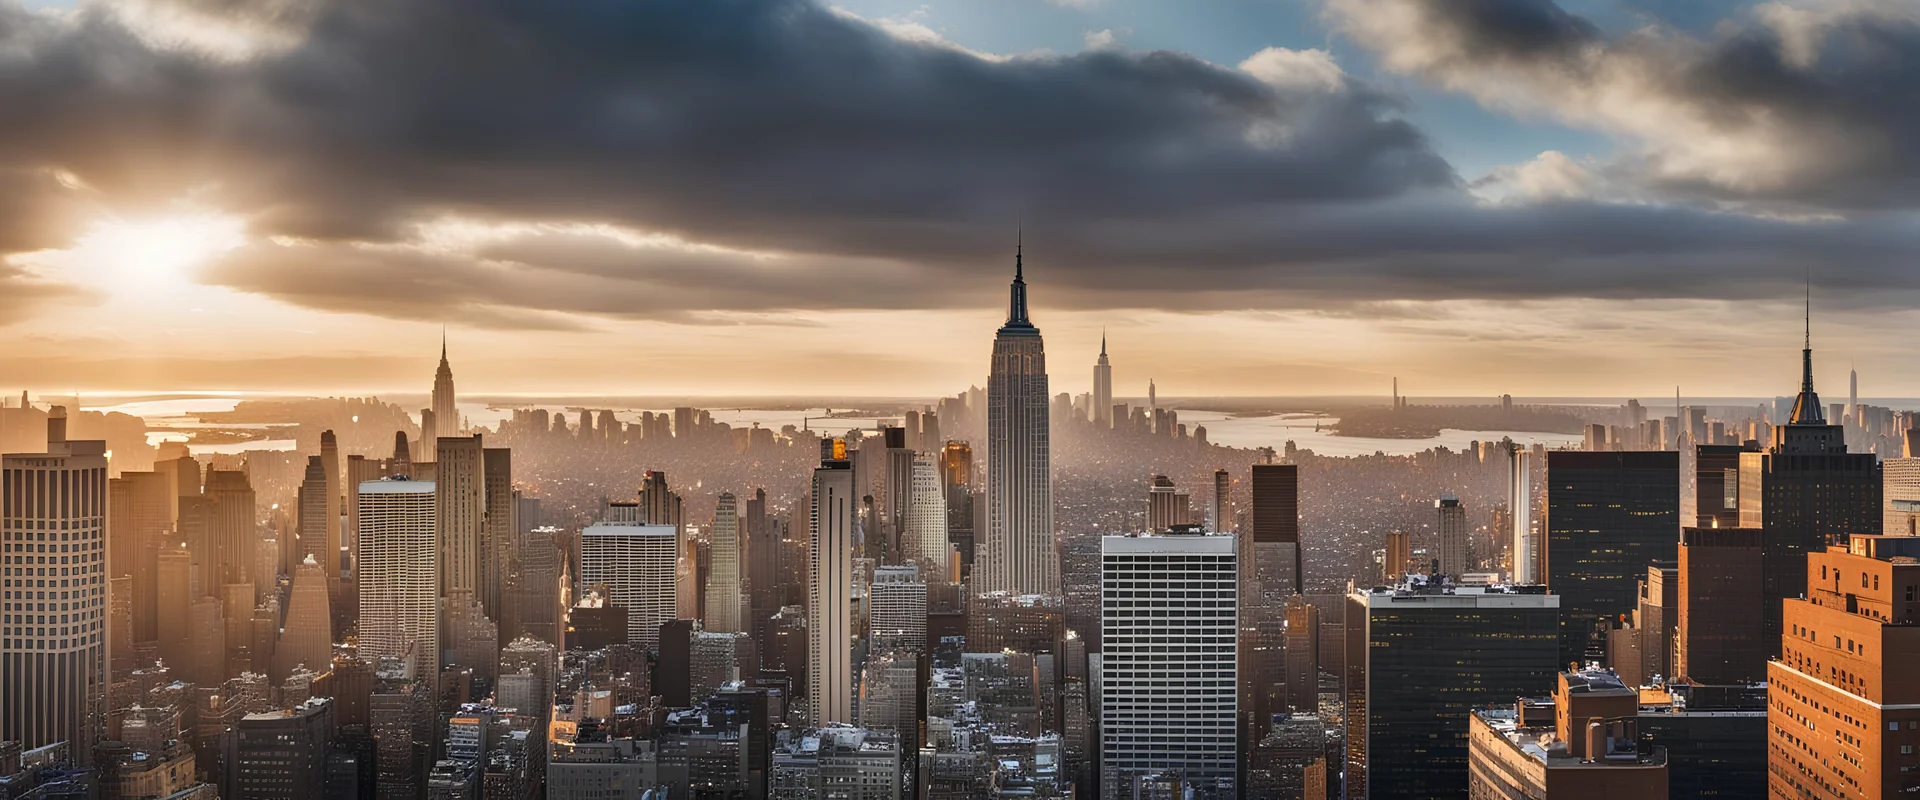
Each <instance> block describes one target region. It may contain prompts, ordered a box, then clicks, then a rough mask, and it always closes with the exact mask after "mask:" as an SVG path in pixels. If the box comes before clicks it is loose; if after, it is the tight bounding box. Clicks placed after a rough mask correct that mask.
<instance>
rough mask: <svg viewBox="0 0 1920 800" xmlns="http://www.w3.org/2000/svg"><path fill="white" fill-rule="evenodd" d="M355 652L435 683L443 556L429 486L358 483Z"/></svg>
mask: <svg viewBox="0 0 1920 800" xmlns="http://www.w3.org/2000/svg"><path fill="white" fill-rule="evenodd" d="M359 491H360V532H359V538H360V566H359V569H358V571H357V576H358V579H359V584H360V639H359V642H360V655H361V657H362V658H365V659H367V660H369V661H374V662H376V663H377V662H378V661H379V659H381V658H397V659H401V660H402V661H404V662H405V663H406V665H407V670H408V671H407V674H408V676H409V677H410V678H412V679H414V680H419V681H423V682H425V683H426V684H427V685H429V686H430V685H432V684H433V683H434V681H435V680H436V679H437V676H438V674H439V667H440V663H439V662H440V559H439V552H440V548H439V539H438V534H437V530H438V526H437V525H435V524H434V516H435V514H436V506H437V503H436V502H435V500H434V484H433V483H432V482H431V481H410V480H400V479H388V480H380V481H367V482H366V483H362V484H360V487H359Z"/></svg>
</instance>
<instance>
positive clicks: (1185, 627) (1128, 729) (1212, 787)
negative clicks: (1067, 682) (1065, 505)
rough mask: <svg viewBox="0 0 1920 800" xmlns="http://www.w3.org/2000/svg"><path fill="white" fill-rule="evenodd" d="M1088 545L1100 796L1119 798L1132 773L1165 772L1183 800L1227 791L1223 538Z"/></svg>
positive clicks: (1229, 704)
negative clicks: (1097, 562) (1182, 790)
mask: <svg viewBox="0 0 1920 800" xmlns="http://www.w3.org/2000/svg"><path fill="white" fill-rule="evenodd" d="M1100 552H1101V562H1102V564H1101V571H1100V583H1101V587H1102V593H1103V594H1104V595H1105V596H1106V598H1107V599H1106V601H1105V603H1104V605H1103V606H1102V609H1101V613H1100V629H1101V632H1100V636H1101V661H1100V664H1101V666H1100V679H1099V683H1100V701H1099V702H1100V754H1101V764H1102V771H1103V775H1104V780H1103V781H1102V783H1101V785H1102V786H1103V787H1105V789H1104V792H1105V795H1106V796H1107V797H1114V798H1118V797H1126V796H1128V795H1126V794H1124V793H1122V790H1123V788H1124V787H1126V786H1128V785H1129V783H1130V782H1131V781H1132V780H1133V779H1134V778H1137V777H1143V776H1150V775H1160V774H1164V773H1177V774H1178V775H1180V776H1181V777H1183V778H1184V779H1185V781H1186V783H1187V786H1188V787H1190V788H1191V789H1193V790H1194V791H1195V795H1194V796H1195V797H1222V798H1227V797H1234V796H1236V795H1235V793H1234V792H1235V785H1236V784H1235V776H1236V773H1237V772H1238V770H1239V768H1238V765H1237V762H1236V757H1235V753H1236V751H1237V737H1238V724H1239V723H1238V719H1239V692H1238V691H1237V689H1236V686H1237V685H1238V669H1239V653H1238V637H1239V631H1238V629H1237V628H1238V625H1237V619H1238V612H1239V608H1238V603H1239V596H1240V593H1239V583H1240V577H1239V576H1240V568H1239V563H1238V556H1237V555H1236V553H1235V547H1234V541H1233V537H1232V536H1227V535H1198V534H1172V535H1142V536H1106V537H1103V538H1102V539H1101V546H1100ZM1176 596H1177V597H1178V598H1180V599H1179V600H1178V601H1171V600H1170V598H1173V597H1176ZM1156 598H1158V599H1156Z"/></svg>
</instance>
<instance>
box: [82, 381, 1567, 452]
mask: <svg viewBox="0 0 1920 800" xmlns="http://www.w3.org/2000/svg"><path fill="white" fill-rule="evenodd" d="M239 402H240V400H239V398H236V397H233V396H231V395H226V396H207V397H175V398H170V399H167V400H153V401H142V402H131V403H124V404H121V405H115V406H104V407H103V406H94V407H91V408H90V409H89V410H92V411H120V412H123V413H127V414H133V415H135V416H139V417H143V418H145V419H146V420H147V424H148V425H150V426H154V427H162V428H176V429H181V430H174V431H151V432H149V433H148V434H147V440H148V442H149V443H155V444H157V443H159V442H161V441H168V440H171V441H183V440H185V439H186V433H185V432H184V430H185V429H191V428H196V427H206V426H204V425H203V424H202V423H200V422H198V421H197V420H196V419H195V418H194V417H192V416H191V415H192V414H194V413H197V412H207V411H232V410H233V408H234V406H235V405H237V404H238V403H239ZM547 408H548V410H550V411H552V410H559V409H560V408H561V407H560V406H552V405H549V406H547ZM646 411H653V412H654V413H656V414H672V413H673V409H671V408H656V409H620V410H616V411H615V412H614V416H615V417H616V418H617V419H619V420H620V421H621V422H628V423H631V422H637V421H639V419H640V416H641V414H642V413H644V412H646ZM460 412H461V413H462V414H463V415H465V416H466V417H467V418H468V420H470V421H471V422H472V423H474V424H477V425H483V426H486V427H488V428H496V429H497V428H498V427H499V425H500V422H501V421H502V420H504V419H508V418H510V417H511V416H512V411H511V410H510V409H507V408H504V407H503V408H499V409H493V408H489V407H488V405H487V404H485V403H461V404H460ZM707 412H708V413H710V414H712V415H713V419H714V421H715V422H722V423H726V424H727V425H731V426H734V427H742V428H744V427H751V426H752V425H753V424H754V423H759V424H760V427H762V428H770V429H773V430H776V431H777V430H779V429H780V428H781V427H783V426H786V425H793V426H795V427H799V426H801V425H803V424H809V423H808V420H811V423H810V424H811V425H812V427H813V429H814V430H816V431H826V432H834V433H838V432H841V431H845V430H848V429H850V428H861V429H868V430H871V429H872V428H873V427H874V426H875V422H876V418H873V417H860V418H848V419H826V418H825V417H826V414H827V409H824V408H809V409H764V408H758V409H757V408H709V409H707ZM877 421H878V422H880V423H883V424H898V420H897V419H890V418H884V417H882V418H877ZM1180 421H1181V422H1183V423H1186V425H1187V429H1188V430H1189V431H1191V430H1192V429H1193V428H1194V427H1195V426H1197V425H1205V426H1207V438H1208V439H1209V440H1211V441H1213V442H1215V443H1217V444H1223V445H1227V446H1230V447H1245V448H1256V447H1272V448H1273V449H1275V450H1281V449H1284V448H1285V447H1286V443H1287V441H1288V440H1292V441H1293V442H1294V444H1296V445H1297V446H1299V447H1300V448H1302V449H1306V450H1312V451H1314V452H1315V453H1319V454H1320V455H1326V456H1359V455H1372V454H1373V453H1376V452H1381V453H1387V454H1389V455H1407V454H1411V453H1417V452H1420V451H1422V450H1429V449H1432V448H1434V447H1439V446H1445V447H1447V448H1449V449H1453V450H1464V449H1466V447H1467V446H1468V445H1469V444H1470V443H1472V442H1475V441H1483V442H1484V441H1499V440H1500V439H1501V438H1502V437H1512V438H1513V440H1514V441H1516V442H1519V443H1521V444H1535V443H1538V444H1543V445H1546V446H1547V447H1559V446H1562V445H1579V444H1580V443H1581V440H1582V437H1581V436H1579V435H1577V434H1559V433H1529V432H1520V431H1463V430H1455V429H1451V428H1449V429H1446V430H1442V431H1441V432H1440V435H1439V436H1436V437H1433V438H1430V439H1371V438H1362V437H1349V436H1335V435H1333V432H1332V426H1333V424H1334V423H1336V422H1338V421H1339V418H1338V417H1331V416H1325V415H1320V414H1276V415H1272V416H1264V417H1233V416H1230V415H1228V414H1223V413H1221V412H1217V411H1181V412H1180ZM568 424H569V425H570V426H571V425H577V424H578V418H577V416H575V415H574V414H568ZM1316 425H1317V426H1319V428H1320V430H1315V429H1314V428H1315V426H1316ZM218 427H224V428H245V427H258V426H257V425H221V426H218ZM293 447H294V442H293V440H291V439H272V440H265V441H256V442H234V443H231V444H220V445H195V446H194V447H193V448H192V449H193V451H194V452H195V453H196V454H202V455H204V454H209V453H241V452H245V451H247V450H291V449H293Z"/></svg>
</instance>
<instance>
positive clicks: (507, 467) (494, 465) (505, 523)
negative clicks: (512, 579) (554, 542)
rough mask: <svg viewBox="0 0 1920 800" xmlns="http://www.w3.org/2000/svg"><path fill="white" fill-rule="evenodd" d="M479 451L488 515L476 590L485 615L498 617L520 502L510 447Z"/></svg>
mask: <svg viewBox="0 0 1920 800" xmlns="http://www.w3.org/2000/svg"><path fill="white" fill-rule="evenodd" d="M480 455H481V472H482V480H483V482H484V487H483V489H482V491H483V493H484V494H485V498H484V501H485V505H486V508H487V515H486V524H485V525H484V526H482V528H481V536H480V588H479V590H478V592H479V595H480V605H481V607H482V608H485V609H486V612H487V617H488V618H489V619H493V620H496V621H498V620H500V619H501V618H502V617H503V616H504V613H503V612H504V611H505V603H506V598H505V597H504V595H503V594H502V592H504V591H505V589H506V586H507V577H508V575H509V574H511V569H512V562H513V550H514V548H513V543H514V539H515V537H516V536H517V535H518V534H519V523H518V521H517V516H518V514H517V512H518V510H519V509H518V506H519V504H518V503H516V502H514V499H513V451H512V450H510V449H507V448H505V447H488V448H483V449H482V450H481V451H480ZM502 644H505V642H502Z"/></svg>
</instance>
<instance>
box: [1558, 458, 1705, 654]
mask: <svg viewBox="0 0 1920 800" xmlns="http://www.w3.org/2000/svg"><path fill="white" fill-rule="evenodd" d="M1546 529H1547V587H1548V588H1549V589H1551V590H1552V591H1553V593H1554V594H1557V595H1560V658H1559V664H1561V665H1565V664H1567V663H1569V662H1575V661H1579V662H1582V663H1584V662H1585V661H1587V660H1589V659H1594V660H1598V659H1600V658H1602V657H1604V653H1605V650H1606V629H1607V628H1608V627H1611V623H1612V622H1613V621H1615V620H1618V619H1620V617H1621V615H1623V614H1628V613H1630V612H1632V611H1633V610H1634V609H1635V608H1636V607H1637V606H1638V605H1639V601H1640V590H1639V585H1640V579H1641V578H1642V577H1645V576H1646V574H1647V565H1648V564H1651V563H1653V562H1655V561H1661V562H1670V561H1673V560H1674V559H1675V558H1677V557H1678V555H1679V546H1680V454H1679V453H1677V452H1674V451H1672V450H1653V451H1617V452H1599V453H1592V452H1579V451H1571V450H1556V451H1553V452H1550V453H1547V516H1546Z"/></svg>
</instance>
